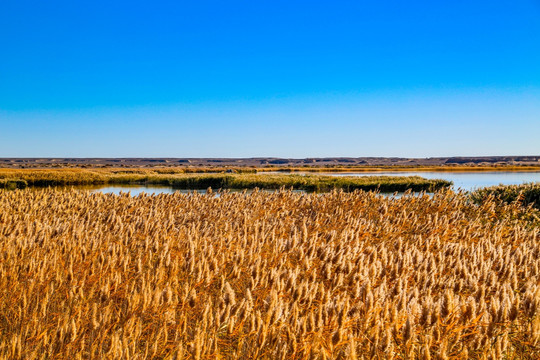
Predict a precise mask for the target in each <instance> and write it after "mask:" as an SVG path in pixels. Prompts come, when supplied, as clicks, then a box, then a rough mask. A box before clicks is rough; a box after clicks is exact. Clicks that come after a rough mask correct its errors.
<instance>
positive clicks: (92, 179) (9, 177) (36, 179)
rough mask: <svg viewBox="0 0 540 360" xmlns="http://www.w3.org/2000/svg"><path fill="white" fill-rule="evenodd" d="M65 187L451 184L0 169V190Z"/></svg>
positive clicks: (439, 183)
mask: <svg viewBox="0 0 540 360" xmlns="http://www.w3.org/2000/svg"><path fill="white" fill-rule="evenodd" d="M3 184H5V185H4V186H6V187H8V185H9V186H10V187H13V186H14V185H16V186H15V187H18V188H24V187H26V186H34V187H46V186H66V185H96V184H153V185H164V186H170V187H172V188H176V189H206V188H209V187H211V188H213V189H254V188H261V189H280V188H282V187H284V188H288V189H289V188H291V189H296V190H306V191H313V192H316V191H329V190H332V189H343V190H346V191H353V190H359V189H361V190H378V191H382V192H394V191H406V190H413V191H435V190H438V189H441V188H444V187H448V186H450V185H451V182H449V181H446V180H440V179H424V178H421V177H419V176H369V177H355V176H344V177H335V176H327V175H326V176H325V175H300V174H288V175H287V174H237V173H214V174H208V173H202V174H191V173H176V172H171V171H169V172H166V170H145V169H144V170H143V169H138V170H136V169H135V170H127V171H126V170H118V169H112V170H84V169H61V170H49V169H47V170H11V169H4V170H0V187H2V186H3Z"/></svg>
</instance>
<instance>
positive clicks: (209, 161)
mask: <svg viewBox="0 0 540 360" xmlns="http://www.w3.org/2000/svg"><path fill="white" fill-rule="evenodd" d="M443 165H446V166H455V165H461V166H466V165H471V166H474V165H512V166H527V165H529V166H530V165H536V166H540V156H482V157H434V158H398V157H390V158H387V157H356V158H355V157H328V158H305V159H291V158H266V157H259V158H0V167H3V168H50V167H156V166H159V167H179V166H204V167H224V166H235V167H291V166H294V167H299V166H315V167H317V166H330V167H333V166H443Z"/></svg>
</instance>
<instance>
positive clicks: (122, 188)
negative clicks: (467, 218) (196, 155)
mask: <svg viewBox="0 0 540 360" xmlns="http://www.w3.org/2000/svg"><path fill="white" fill-rule="evenodd" d="M317 174H318V173H317ZM320 175H330V176H421V177H423V178H426V179H444V180H450V181H452V182H453V183H454V190H458V189H462V190H466V191H470V190H474V189H477V188H481V187H486V186H493V185H499V184H504V185H513V184H522V183H526V182H540V171H538V172H501V171H489V172H369V173H325V174H320ZM77 188H80V189H82V190H89V191H92V192H103V193H112V194H120V192H130V193H131V195H132V196H136V195H139V194H140V193H143V192H144V193H147V194H172V193H174V192H177V191H179V192H181V193H192V192H194V191H196V192H199V193H205V192H206V190H178V189H173V188H171V187H167V186H159V185H148V186H144V185H102V186H84V187H77ZM232 191H234V190H232ZM237 191H238V190H237ZM299 192H303V191H299Z"/></svg>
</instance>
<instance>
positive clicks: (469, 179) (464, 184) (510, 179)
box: [325, 171, 540, 191]
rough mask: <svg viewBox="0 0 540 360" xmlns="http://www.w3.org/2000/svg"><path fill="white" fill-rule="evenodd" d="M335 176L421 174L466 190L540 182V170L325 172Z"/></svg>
mask: <svg viewBox="0 0 540 360" xmlns="http://www.w3.org/2000/svg"><path fill="white" fill-rule="evenodd" d="M325 175H334V176H374V175H375V176H420V177H423V178H425V179H444V180H449V181H452V182H453V183H454V190H458V189H462V190H466V191H470V190H474V189H478V188H481V187H487V186H494V185H499V184H503V185H518V184H523V183H527V182H540V171H535V172H517V171H516V172H512V171H509V172H503V171H486V172H442V171H440V172H437V171H432V172H373V173H371V172H370V173H339V174H335V173H334V174H325Z"/></svg>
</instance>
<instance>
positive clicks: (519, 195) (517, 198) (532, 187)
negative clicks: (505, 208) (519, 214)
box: [471, 182, 540, 210]
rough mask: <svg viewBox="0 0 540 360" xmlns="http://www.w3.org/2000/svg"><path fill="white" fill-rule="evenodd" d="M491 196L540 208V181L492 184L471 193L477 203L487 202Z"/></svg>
mask: <svg viewBox="0 0 540 360" xmlns="http://www.w3.org/2000/svg"><path fill="white" fill-rule="evenodd" d="M491 197H493V198H494V199H495V200H497V201H501V202H504V203H507V204H509V203H513V202H517V203H519V204H521V205H522V206H531V207H534V208H536V209H538V210H540V182H539V183H534V182H532V183H526V184H521V185H497V186H490V187H486V188H481V189H478V190H476V191H474V192H472V193H471V198H472V199H473V201H475V202H476V203H482V202H485V201H487V199H489V198H491Z"/></svg>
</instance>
